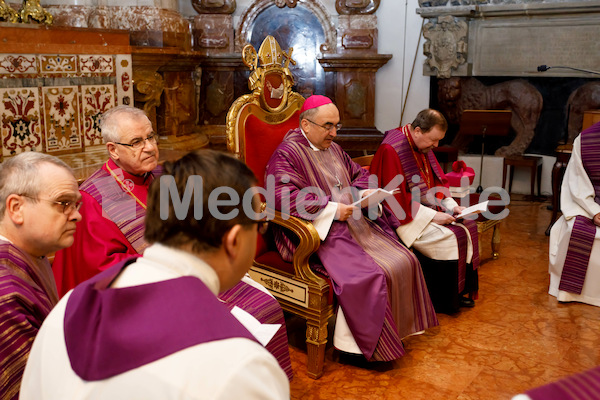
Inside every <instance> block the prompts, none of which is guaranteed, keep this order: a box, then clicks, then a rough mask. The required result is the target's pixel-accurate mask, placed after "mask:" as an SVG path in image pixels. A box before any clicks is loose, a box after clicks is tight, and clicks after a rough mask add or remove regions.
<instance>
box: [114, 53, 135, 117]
mask: <svg viewBox="0 0 600 400" xmlns="http://www.w3.org/2000/svg"><path fill="white" fill-rule="evenodd" d="M115 65H116V70H117V98H118V99H119V104H125V105H129V106H133V80H132V79H133V67H132V61H131V54H117V55H116V58H115Z"/></svg>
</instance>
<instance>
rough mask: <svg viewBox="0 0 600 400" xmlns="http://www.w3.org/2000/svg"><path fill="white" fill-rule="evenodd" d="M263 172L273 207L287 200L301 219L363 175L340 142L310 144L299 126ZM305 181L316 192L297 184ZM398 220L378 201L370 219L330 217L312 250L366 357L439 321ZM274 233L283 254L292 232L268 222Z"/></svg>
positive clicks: (287, 253)
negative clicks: (270, 183)
mask: <svg viewBox="0 0 600 400" xmlns="http://www.w3.org/2000/svg"><path fill="white" fill-rule="evenodd" d="M266 175H267V176H269V175H273V176H274V177H275V182H276V186H275V202H276V205H275V206H276V208H277V209H280V210H281V209H282V207H287V205H285V206H284V204H285V203H289V210H290V214H292V215H294V216H297V217H300V218H304V219H308V220H314V219H315V218H316V217H317V216H318V214H319V213H320V212H321V211H322V210H323V209H324V208H325V207H326V206H327V204H328V203H329V202H330V201H333V202H342V203H345V204H350V203H352V202H353V200H354V199H353V198H352V195H351V194H350V193H349V190H348V189H349V188H355V189H368V181H369V173H368V172H367V171H366V170H364V169H363V168H361V167H360V166H359V165H358V164H356V163H354V162H353V161H352V160H351V159H350V157H349V156H348V154H346V153H345V152H344V151H343V150H342V149H341V147H340V146H339V145H337V144H336V143H333V144H332V145H331V147H330V148H329V149H328V150H320V151H314V150H313V149H312V148H311V147H310V144H309V142H308V140H307V139H306V138H305V137H304V135H303V134H302V132H301V131H300V129H296V130H292V131H290V132H288V133H287V135H286V136H285V138H284V140H283V142H282V143H281V144H280V145H279V147H278V148H277V149H276V150H275V152H274V153H273V155H272V157H271V159H270V161H269V163H268V165H267V170H266ZM309 187H311V188H313V189H315V188H318V189H319V193H317V191H316V190H311V191H307V190H302V189H305V188H309ZM342 188H343V190H340V189H342ZM305 194H306V196H305ZM301 210H305V211H306V212H302V211H301ZM398 226H399V222H398V220H397V219H396V218H395V217H394V216H393V215H392V214H391V213H389V211H387V209H385V208H384V211H383V215H382V216H381V217H379V218H377V219H375V220H373V221H371V220H369V219H367V218H365V217H363V216H361V217H360V218H358V219H354V218H350V219H348V220H347V221H344V222H338V221H334V222H333V224H332V225H331V228H330V230H329V233H328V235H327V238H326V239H325V240H324V241H323V242H322V243H321V246H320V247H319V249H318V251H317V255H318V257H319V260H320V262H321V263H322V265H323V266H324V267H325V269H326V271H327V273H328V274H329V276H330V278H331V280H332V284H333V290H334V293H335V294H336V298H337V300H338V301H339V303H340V305H341V306H342V308H343V310H344V316H345V317H346V320H347V322H348V326H349V327H350V330H351V332H352V335H353V337H354V339H355V340H356V342H357V344H358V346H359V348H360V349H361V351H362V353H363V354H364V356H365V357H366V358H367V359H368V360H377V361H389V360H393V359H396V358H399V357H401V356H402V355H403V354H404V349H403V347H402V342H401V340H400V339H401V338H403V337H405V336H408V335H410V334H412V333H415V332H418V331H422V330H424V329H427V328H430V327H432V326H436V325H437V324H438V321H437V317H436V315H435V312H434V310H433V306H432V304H431V300H430V298H429V294H428V292H427V287H426V285H425V281H424V279H423V274H422V271H421V268H420V265H419V262H418V261H417V259H416V257H415V256H414V255H413V254H412V253H411V252H410V251H409V250H408V249H406V247H404V246H403V245H402V244H400V242H399V240H398V237H397V236H396V234H395V232H394V229H395V228H397V227H398ZM275 241H276V244H277V247H278V250H279V252H280V253H281V255H282V257H283V258H284V259H286V260H288V261H290V260H291V259H292V254H293V252H294V251H295V245H294V243H293V241H292V239H291V238H288V237H287V236H285V232H284V231H282V230H275Z"/></svg>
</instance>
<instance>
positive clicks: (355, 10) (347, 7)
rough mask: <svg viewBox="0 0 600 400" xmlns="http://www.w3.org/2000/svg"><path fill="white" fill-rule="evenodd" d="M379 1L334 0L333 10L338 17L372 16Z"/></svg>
mask: <svg viewBox="0 0 600 400" xmlns="http://www.w3.org/2000/svg"><path fill="white" fill-rule="evenodd" d="M379 2H380V0H336V2H335V9H336V10H337V12H338V14H340V15H347V14H374V13H375V11H377V8H379Z"/></svg>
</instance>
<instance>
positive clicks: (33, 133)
mask: <svg viewBox="0 0 600 400" xmlns="http://www.w3.org/2000/svg"><path fill="white" fill-rule="evenodd" d="M0 115H1V116H2V126H1V132H2V134H1V138H2V155H3V156H12V155H16V154H18V153H22V152H24V151H31V150H33V151H44V149H43V144H42V120H41V119H42V116H41V114H40V97H39V89H38V88H37V87H25V88H13V89H0Z"/></svg>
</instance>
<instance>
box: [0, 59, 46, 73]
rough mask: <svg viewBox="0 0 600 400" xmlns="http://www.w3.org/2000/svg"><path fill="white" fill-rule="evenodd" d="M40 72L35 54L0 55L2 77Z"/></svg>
mask: <svg viewBox="0 0 600 400" xmlns="http://www.w3.org/2000/svg"><path fill="white" fill-rule="evenodd" d="M37 72H38V68H37V57H36V56H35V55H34V54H0V75H22V74H35V73H37Z"/></svg>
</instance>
